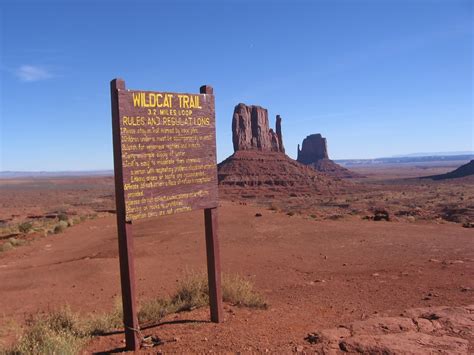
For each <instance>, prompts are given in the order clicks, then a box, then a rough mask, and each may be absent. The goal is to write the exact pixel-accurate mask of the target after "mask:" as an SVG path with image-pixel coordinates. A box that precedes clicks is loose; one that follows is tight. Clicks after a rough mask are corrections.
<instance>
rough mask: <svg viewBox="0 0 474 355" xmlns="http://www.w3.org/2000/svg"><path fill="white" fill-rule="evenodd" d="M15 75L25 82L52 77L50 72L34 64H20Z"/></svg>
mask: <svg viewBox="0 0 474 355" xmlns="http://www.w3.org/2000/svg"><path fill="white" fill-rule="evenodd" d="M16 76H17V77H18V78H19V79H20V80H21V81H25V82H31V81H39V80H45V79H49V78H51V77H52V74H51V73H50V72H49V71H48V70H46V69H45V68H42V67H38V66H34V65H22V66H21V67H19V68H18V69H17V70H16Z"/></svg>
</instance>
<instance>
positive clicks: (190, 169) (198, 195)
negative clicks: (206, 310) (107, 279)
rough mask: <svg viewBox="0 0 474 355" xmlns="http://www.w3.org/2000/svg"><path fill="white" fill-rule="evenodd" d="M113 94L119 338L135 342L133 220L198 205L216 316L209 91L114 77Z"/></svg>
mask: <svg viewBox="0 0 474 355" xmlns="http://www.w3.org/2000/svg"><path fill="white" fill-rule="evenodd" d="M111 100H112V130H113V144H114V172H115V199H116V207H117V228H118V237H119V258H120V277H121V284H122V302H123V309H124V325H125V338H126V344H127V349H128V350H136V349H138V348H139V344H140V339H139V333H140V332H139V324H138V320H137V315H136V314H137V312H136V302H135V277H134V259H133V238H132V222H133V221H136V220H139V219H143V218H151V217H159V216H164V215H172V214H174V213H180V212H189V211H193V210H196V209H204V222H205V235H206V252H207V267H208V281H209V300H210V306H211V320H212V321H213V322H220V321H222V297H221V287H220V258H219V244H218V239H217V204H218V198H217V163H216V133H215V132H216V127H215V109H214V94H213V90H212V87H210V86H202V87H201V89H200V93H199V94H181V93H169V92H152V91H141V90H127V89H126V88H125V82H124V81H123V80H121V79H114V80H112V82H111Z"/></svg>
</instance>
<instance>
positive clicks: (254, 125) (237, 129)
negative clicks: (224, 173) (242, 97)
mask: <svg viewBox="0 0 474 355" xmlns="http://www.w3.org/2000/svg"><path fill="white" fill-rule="evenodd" d="M275 128H276V132H274V131H273V130H272V129H271V128H269V124H268V111H267V110H266V109H264V108H263V107H260V106H253V105H252V106H247V105H245V104H242V103H240V104H238V105H237V106H235V108H234V115H233V117H232V142H233V143H234V152H236V151H239V150H260V151H267V152H282V153H284V152H285V148H284V147H283V138H282V135H281V117H280V116H279V115H278V116H277V117H276V127H275Z"/></svg>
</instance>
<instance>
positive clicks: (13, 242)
mask: <svg viewBox="0 0 474 355" xmlns="http://www.w3.org/2000/svg"><path fill="white" fill-rule="evenodd" d="M8 242H9V243H10V244H11V245H12V246H14V247H18V246H20V245H23V244H25V241H24V240H21V239H16V238H13V237H12V238H8Z"/></svg>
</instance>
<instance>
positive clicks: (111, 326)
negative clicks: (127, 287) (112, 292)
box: [84, 298, 123, 335]
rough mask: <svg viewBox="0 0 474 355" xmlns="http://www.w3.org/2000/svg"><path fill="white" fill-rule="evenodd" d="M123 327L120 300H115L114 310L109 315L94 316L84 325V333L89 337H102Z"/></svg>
mask: <svg viewBox="0 0 474 355" xmlns="http://www.w3.org/2000/svg"><path fill="white" fill-rule="evenodd" d="M122 326H123V310H122V300H121V298H117V299H116V300H115V304H114V308H113V310H112V312H110V313H103V314H99V315H94V316H92V317H91V318H89V319H88V320H87V322H86V323H85V324H84V332H85V333H86V334H89V335H102V334H106V333H109V332H111V331H113V330H115V329H118V328H120V327H122Z"/></svg>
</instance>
